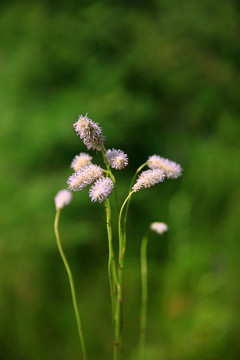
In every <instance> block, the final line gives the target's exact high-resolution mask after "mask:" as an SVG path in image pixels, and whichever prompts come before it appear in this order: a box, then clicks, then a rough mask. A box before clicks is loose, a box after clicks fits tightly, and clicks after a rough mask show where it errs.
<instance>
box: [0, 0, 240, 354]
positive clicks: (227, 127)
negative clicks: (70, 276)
mask: <svg viewBox="0 0 240 360" xmlns="http://www.w3.org/2000/svg"><path fill="white" fill-rule="evenodd" d="M239 14H240V9H239V4H238V2H237V1H234V0H229V1H223V0H212V1H211V2H209V1H207V0H201V1H200V0H198V1H192V0H182V1H177V0H173V1H169V0H149V1H142V0H138V1H133V0H132V1H131V0H130V1H125V0H122V1H114V2H112V1H108V0H105V1H101V2H97V1H76V0H69V1H64V0H58V1H56V0H41V1H34V2H32V1H27V0H23V1H21V2H19V1H11V2H8V1H2V2H1V12H0V32H1V34H2V36H1V39H0V75H1V87H0V97H1V104H0V107H1V131H0V150H1V159H0V163H1V187H0V193H1V209H0V211H1V214H0V219H1V220H0V221H1V241H0V262H1V272H0V293H1V297H0V353H1V358H2V359H4V360H15V359H18V360H38V359H41V360H42V359H52V358H53V359H54V358H55V359H59V360H62V359H67V358H69V359H75V358H78V357H79V354H80V349H79V344H78V337H77V331H76V325H75V319H74V316H73V310H72V305H71V298H70V292H69V286H68V281H67V278H66V274H65V272H64V268H63V265H62V263H61V259H60V257H59V255H58V253H57V249H56V244H55V238H54V234H53V220H54V215H55V209H54V204H53V197H54V196H55V194H56V192H57V191H58V190H59V189H61V188H64V187H65V180H66V178H67V176H69V175H70V174H71V171H70V169H69V164H70V162H71V160H72V158H73V157H74V156H75V155H76V154H77V153H79V152H80V151H85V149H84V146H83V144H82V143H81V141H80V140H79V138H78V137H77V136H75V133H74V131H73V128H72V124H73V122H75V121H76V119H77V115H78V114H85V113H86V112H88V114H89V116H90V117H91V118H92V119H93V120H95V121H97V122H99V123H100V125H101V126H102V127H103V130H104V134H105V136H106V145H107V147H115V148H121V149H123V150H124V151H126V152H127V153H128V155H129V159H130V161H129V166H128V167H127V168H126V170H124V172H121V173H116V176H117V179H118V181H119V187H120V194H121V197H122V199H124V197H125V195H126V194H127V189H128V186H129V182H130V179H131V176H132V175H133V173H134V172H135V170H136V168H137V167H138V166H139V165H140V164H142V163H143V162H144V161H145V160H146V159H147V157H148V156H149V155H152V154H154V153H156V154H160V155H162V156H164V157H168V158H170V159H172V160H175V161H177V162H178V163H180V164H181V165H182V167H183V168H184V174H183V177H182V178H181V179H179V180H176V181H166V182H164V183H163V184H161V185H158V186H156V187H155V188H153V189H150V190H148V191H141V192H139V193H138V194H136V195H135V198H134V199H133V201H132V203H131V209H130V214H129V221H128V232H129V237H128V248H127V255H126V272H125V291H124V305H125V307H124V338H125V355H124V359H126V360H127V359H129V360H134V359H136V358H137V346H138V324H139V307H140V298H139V296H140V274H139V247H140V240H141V236H142V233H143V232H144V231H145V229H146V228H147V227H148V226H149V223H150V222H152V221H165V222H166V223H168V225H169V233H168V234H167V235H164V236H163V237H162V238H161V239H159V238H158V237H157V235H155V236H154V234H152V238H151V239H150V243H149V291H150V297H149V313H148V336H147V356H146V360H160V359H165V360H190V359H191V360H193V359H194V360H195V359H196V360H200V359H201V360H202V359H206V360H218V359H228V360H237V359H239V357H240V345H239V344H240V342H239V338H240V317H239V315H238V314H239V309H238V308H239V300H240V285H239V276H240V268H239V244H238V241H239V233H240V225H239V218H240V207H239V200H240V189H239V175H240V163H239V150H240V142H239V135H240V122H239V115H240V101H239V84H240V81H239V80H240V72H239V70H240V69H239V55H240V45H239V27H240V20H239V19H240V17H239ZM94 156H95V160H96V162H99V161H100V157H99V155H97V154H94ZM60 227H61V234H62V240H63V243H64V246H65V249H66V253H67V255H68V257H69V260H70V263H71V265H72V267H73V272H74V275H75V280H76V283H77V287H78V294H79V302H80V309H81V313H82V322H83V324H84V330H85V337H86V342H87V348H88V353H89V359H91V358H92V359H96V358H98V359H111V352H112V329H111V321H110V299H109V294H108V281H107V270H106V262H107V241H106V229H105V215H104V208H103V206H102V205H96V204H91V203H90V201H89V198H88V194H87V191H83V192H80V193H77V194H75V196H74V200H73V203H72V205H71V206H70V207H69V208H67V209H65V210H64V211H63V213H62V215H61V223H60Z"/></svg>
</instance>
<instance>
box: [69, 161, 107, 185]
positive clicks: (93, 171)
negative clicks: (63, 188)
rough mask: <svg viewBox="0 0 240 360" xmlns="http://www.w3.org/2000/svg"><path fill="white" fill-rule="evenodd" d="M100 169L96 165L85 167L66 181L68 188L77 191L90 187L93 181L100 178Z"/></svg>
mask: <svg viewBox="0 0 240 360" xmlns="http://www.w3.org/2000/svg"><path fill="white" fill-rule="evenodd" d="M102 174H103V172H102V169H101V167H100V166H98V165H93V164H91V165H85V166H83V167H82V168H81V169H79V170H78V171H77V172H75V173H74V174H72V175H71V176H69V178H68V179H67V184H68V188H69V189H70V190H72V191H79V190H82V189H84V188H85V187H86V186H88V185H90V184H91V183H92V182H93V181H94V180H96V179H98V178H99V177H101V176H102Z"/></svg>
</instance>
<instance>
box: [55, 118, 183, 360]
mask: <svg viewBox="0 0 240 360" xmlns="http://www.w3.org/2000/svg"><path fill="white" fill-rule="evenodd" d="M73 127H74V130H75V131H76V133H77V135H78V136H79V137H80V139H81V140H82V141H83V144H84V145H85V146H86V147H87V149H88V150H96V151H99V152H101V154H102V158H103V166H102V167H101V166H99V165H95V164H94V163H93V162H92V160H93V157H92V156H91V155H90V154H88V153H83V152H81V153H80V154H79V155H76V156H75V157H74V159H73V160H72V163H71V168H72V169H73V170H74V173H73V174H72V175H70V176H69V177H68V179H67V187H68V190H66V189H64V190H61V191H59V192H58V193H57V195H56V197H55V206H56V217H55V224H54V229H55V235H56V240H57V246H58V250H59V253H60V255H61V257H62V260H63V263H64V266H65V269H66V271H67V274H68V277H69V282H70V289H71V295H72V301H73V308H74V313H75V317H76V321H77V327H78V333H79V339H80V344H81V350H82V352H81V357H82V359H87V354H86V349H85V342H84V336H83V329H82V325H81V320H80V314H79V309H78V302H77V299H76V292H75V286H74V282H73V278H72V273H71V269H70V266H69V263H68V261H67V259H66V256H65V254H64V251H63V248H62V245H61V241H60V236H59V231H58V224H59V217H60V212H61V210H62V209H63V208H64V207H65V206H67V205H69V204H70V202H71V199H72V192H77V191H82V190H84V189H85V188H86V187H88V186H89V190H88V194H89V197H90V199H91V201H92V202H99V203H104V205H105V212H106V227H107V237H108V247H109V257H108V278H109V287H110V296H111V308H112V323H113V342H112V344H113V360H122V348H123V337H122V326H121V323H122V319H121V317H122V306H123V303H122V291H123V290H122V284H123V271H124V257H125V252H126V244H127V234H126V223H127V216H128V209H129V205H130V200H131V197H132V196H133V194H134V193H136V192H138V191H139V190H141V189H148V188H150V187H152V186H154V185H157V184H159V183H161V182H163V181H164V180H165V179H166V178H167V179H176V178H178V177H179V176H181V174H182V168H181V166H180V165H179V164H177V163H175V162H174V161H170V160H168V159H165V158H162V157H160V156H159V155H152V156H150V157H149V158H148V160H147V161H146V162H144V163H143V164H142V165H141V166H140V167H139V168H138V169H137V170H136V172H135V174H134V176H133V178H132V181H131V184H130V187H129V192H128V195H127V196H126V198H125V200H124V201H123V203H122V205H121V207H120V208H119V212H118V232H117V233H118V254H117V257H116V256H115V254H114V247H113V231H112V212H111V203H110V200H109V198H110V196H111V194H112V192H114V193H115V201H116V203H117V204H118V196H117V183H116V179H115V176H114V174H113V172H112V169H113V170H123V169H124V168H125V167H126V166H127V165H128V156H127V154H125V153H124V151H122V150H120V149H114V148H113V149H107V150H106V148H105V144H104V142H105V137H104V135H103V131H102V129H101V127H100V126H99V124H98V123H96V122H94V121H93V120H92V119H90V118H89V117H88V116H87V114H86V115H85V116H83V115H80V116H79V118H78V120H77V121H76V122H75V123H74V124H73ZM144 167H148V168H149V169H148V170H144V171H142V170H143V168H144ZM117 208H118V206H117ZM149 229H151V230H152V231H155V232H157V233H158V234H163V233H164V232H165V231H167V229H168V227H167V225H166V224H165V223H160V222H154V223H152V224H151V226H150V228H149ZM147 243H148V232H147V234H145V236H144V237H143V240H142V243H141V252H140V254H141V255H140V258H141V281H142V305H141V316H140V329H139V330H140V340H139V360H143V359H144V353H145V337H146V316H147Z"/></svg>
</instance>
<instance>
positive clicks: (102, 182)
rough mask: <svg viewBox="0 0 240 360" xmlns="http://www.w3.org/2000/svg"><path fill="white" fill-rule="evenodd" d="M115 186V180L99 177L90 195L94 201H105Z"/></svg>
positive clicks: (91, 188)
mask: <svg viewBox="0 0 240 360" xmlns="http://www.w3.org/2000/svg"><path fill="white" fill-rule="evenodd" d="M113 188H114V184H113V181H112V180H111V179H110V178H109V177H107V178H105V177H102V178H100V179H98V180H97V181H96V182H95V183H94V184H93V185H92V186H91V187H90V190H89V196H90V198H91V200H92V201H93V202H96V201H98V202H100V203H101V202H103V201H105V200H106V199H107V198H108V197H109V195H110V194H111V193H112V191H113Z"/></svg>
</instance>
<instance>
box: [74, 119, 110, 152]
mask: <svg viewBox="0 0 240 360" xmlns="http://www.w3.org/2000/svg"><path fill="white" fill-rule="evenodd" d="M73 127H74V129H75V131H76V132H77V133H78V135H79V136H80V138H81V139H82V141H83V143H84V145H86V147H87V148H88V150H89V149H93V150H97V151H102V150H104V136H103V133H102V129H101V128H100V126H99V124H98V123H96V122H94V121H93V120H92V119H90V118H89V117H88V116H87V114H86V115H85V116H82V115H80V116H79V118H78V121H76V122H75V123H74V124H73Z"/></svg>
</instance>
